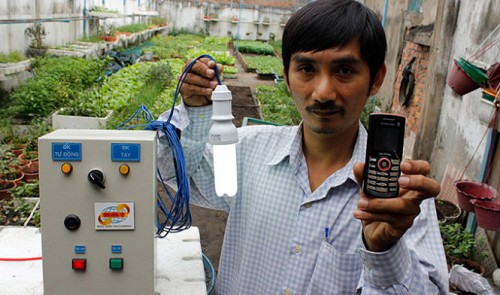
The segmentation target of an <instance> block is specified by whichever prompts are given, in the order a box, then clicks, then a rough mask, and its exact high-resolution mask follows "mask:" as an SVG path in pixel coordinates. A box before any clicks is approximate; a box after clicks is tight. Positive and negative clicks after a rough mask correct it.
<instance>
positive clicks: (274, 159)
mask: <svg viewBox="0 0 500 295" xmlns="http://www.w3.org/2000/svg"><path fill="white" fill-rule="evenodd" d="M288 130H290V129H288ZM288 135H289V136H287V137H284V138H285V140H284V142H283V144H282V145H281V148H280V149H277V150H275V153H274V154H271V155H270V159H269V160H268V161H267V164H268V165H277V164H278V163H280V162H281V161H283V160H284V159H286V158H287V157H289V159H290V165H291V166H292V167H293V168H294V170H295V169H298V168H299V163H300V159H301V157H303V151H302V123H300V125H299V126H295V128H293V129H291V130H290V133H289V134H288ZM366 140H367V133H366V130H365V128H364V127H363V125H362V124H361V122H359V127H358V137H357V139H356V143H355V144H354V150H353V153H352V156H351V159H350V160H349V162H348V163H347V164H346V166H345V167H344V168H342V169H348V172H347V173H346V175H347V178H350V179H351V180H353V181H354V182H356V178H355V177H354V172H353V167H354V164H355V163H358V162H365V149H366ZM344 181H345V180H344Z"/></svg>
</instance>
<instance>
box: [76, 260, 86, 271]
mask: <svg viewBox="0 0 500 295" xmlns="http://www.w3.org/2000/svg"><path fill="white" fill-rule="evenodd" d="M72 268H73V269H75V270H85V269H86V268H87V259H82V258H73V260H72Z"/></svg>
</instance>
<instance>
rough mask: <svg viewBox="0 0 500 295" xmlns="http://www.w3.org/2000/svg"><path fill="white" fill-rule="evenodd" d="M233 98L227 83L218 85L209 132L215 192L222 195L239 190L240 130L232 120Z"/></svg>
mask: <svg viewBox="0 0 500 295" xmlns="http://www.w3.org/2000/svg"><path fill="white" fill-rule="evenodd" d="M232 99H233V98H232V96H231V92H230V91H229V89H228V88H227V86H226V85H218V86H217V87H216V88H215V90H214V92H213V93H212V102H213V106H212V108H213V112H212V114H213V115H212V120H213V124H212V127H211V128H210V131H209V133H208V141H209V143H211V144H212V145H213V151H214V153H213V156H214V181H215V193H216V194H217V195H218V196H220V197H223V196H224V195H227V196H229V197H232V196H234V195H236V192H237V191H238V178H237V166H236V143H237V142H238V131H237V129H236V127H235V126H234V124H233V121H232V120H233V115H232V109H231V101H232Z"/></svg>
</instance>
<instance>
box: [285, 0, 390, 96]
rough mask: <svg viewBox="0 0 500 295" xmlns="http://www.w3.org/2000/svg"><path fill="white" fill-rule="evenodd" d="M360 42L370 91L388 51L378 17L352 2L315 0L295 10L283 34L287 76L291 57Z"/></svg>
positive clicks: (369, 10)
mask: <svg viewBox="0 0 500 295" xmlns="http://www.w3.org/2000/svg"><path fill="white" fill-rule="evenodd" d="M356 38H357V39H358V40H359V45H360V47H361V48H360V49H361V58H362V59H363V60H365V61H366V62H367V63H368V65H369V67H370V87H371V85H372V84H373V80H374V78H375V75H376V73H377V72H378V70H379V69H380V68H381V67H382V65H383V64H384V60H385V54H386V50H387V41H386V38H385V32H384V29H383V27H382V24H381V22H380V20H379V19H378V17H377V15H376V14H375V13H374V12H373V11H372V10H371V9H369V8H368V7H366V6H364V5H363V4H361V3H359V2H357V1H354V0H318V1H314V2H311V3H309V4H307V5H306V6H304V7H303V8H301V9H300V10H298V11H297V12H296V13H295V14H294V15H293V16H292V17H291V18H290V19H289V20H288V22H287V24H286V26H285V30H284V32H283V40H282V57H283V65H284V69H285V73H286V74H287V75H288V70H289V68H290V60H291V57H292V54H294V53H297V52H309V51H312V52H318V51H322V50H326V49H330V48H335V47H342V46H344V45H347V44H348V43H349V42H351V41H352V40H354V39H356Z"/></svg>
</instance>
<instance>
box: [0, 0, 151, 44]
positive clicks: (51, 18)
mask: <svg viewBox="0 0 500 295" xmlns="http://www.w3.org/2000/svg"><path fill="white" fill-rule="evenodd" d="M102 3H103V1H102V0H0V40H2V42H0V52H3V53H7V52H10V51H22V52H24V51H25V50H26V48H27V47H28V45H29V41H30V40H29V38H28V37H26V36H25V34H24V30H25V29H26V28H28V27H29V26H31V25H32V24H33V22H35V21H42V23H43V25H44V27H45V29H46V31H47V36H46V37H45V39H44V41H45V44H46V45H48V46H57V45H63V44H65V43H68V42H73V41H75V40H78V39H80V38H82V37H83V36H84V31H85V33H87V34H89V33H90V29H91V26H90V21H89V19H87V21H85V20H84V18H83V15H84V8H86V9H87V11H88V10H89V9H90V8H91V7H92V6H102ZM104 3H105V6H106V7H107V8H109V9H114V10H118V17H117V18H113V19H107V20H106V22H107V23H114V24H116V25H118V26H119V25H122V24H127V23H133V22H140V21H141V20H142V19H143V18H144V17H142V16H137V15H136V14H137V13H138V12H141V11H151V10H153V9H154V8H156V2H155V1H153V0H105V1H104Z"/></svg>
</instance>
